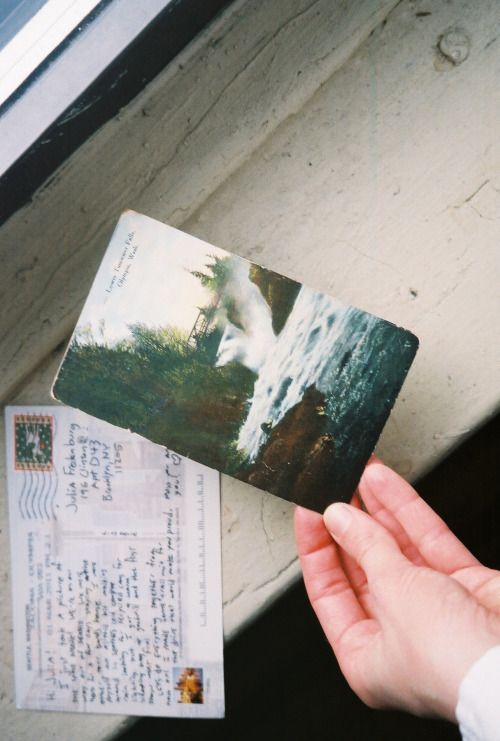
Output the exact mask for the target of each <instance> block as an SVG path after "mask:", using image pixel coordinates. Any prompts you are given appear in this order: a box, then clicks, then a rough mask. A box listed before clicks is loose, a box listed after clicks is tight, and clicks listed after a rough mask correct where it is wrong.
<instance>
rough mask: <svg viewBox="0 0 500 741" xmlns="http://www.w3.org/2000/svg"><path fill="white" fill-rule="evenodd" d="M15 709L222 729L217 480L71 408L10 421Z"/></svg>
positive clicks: (29, 411) (12, 414)
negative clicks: (216, 723) (210, 724)
mask: <svg viewBox="0 0 500 741" xmlns="http://www.w3.org/2000/svg"><path fill="white" fill-rule="evenodd" d="M6 428H7V484H8V495H9V520H10V537H11V550H12V598H13V617H14V657H15V683H16V702H17V707H19V708H27V709H32V710H70V711H80V712H88V713H120V714H122V713H124V714H127V715H158V716H176V717H195V718H198V717H199V718H202V717H203V718H217V717H222V716H223V715H224V682H223V663H222V641H223V638H222V601H221V561H220V504H219V474H218V473H217V472H216V471H213V470H211V469H209V468H206V467H205V466H203V465H201V464H199V463H195V462H193V461H189V460H186V459H185V458H181V457H180V456H179V455H177V454H176V453H172V452H171V451H169V450H167V449H166V448H163V447H161V446H159V445H155V444H153V443H151V442H149V441H148V440H144V439H143V438H141V437H139V436H138V435H134V434H133V433H131V432H127V431H125V430H122V429H119V428H116V427H112V426H111V425H110V424H108V423H106V422H102V421H100V420H97V419H94V418H92V417H90V416H88V415H87V414H84V413H83V412H80V411H77V410H75V409H70V408H68V407H59V406H57V407H56V406H42V407H38V406H34V407H7V409H6Z"/></svg>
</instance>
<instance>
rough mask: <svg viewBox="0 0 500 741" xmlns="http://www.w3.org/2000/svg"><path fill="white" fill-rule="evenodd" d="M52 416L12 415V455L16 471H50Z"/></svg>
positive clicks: (51, 462) (51, 461) (51, 458)
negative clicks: (13, 446) (13, 444)
mask: <svg viewBox="0 0 500 741" xmlns="http://www.w3.org/2000/svg"><path fill="white" fill-rule="evenodd" d="M53 432H54V418H53V417H52V416H50V415H44V414H16V415H15V416H14V441H15V448H14V455H15V464H14V465H15V469H16V470H17V471H51V470H52V468H53V449H54V448H53Z"/></svg>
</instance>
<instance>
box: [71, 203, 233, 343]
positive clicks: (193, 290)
mask: <svg viewBox="0 0 500 741" xmlns="http://www.w3.org/2000/svg"><path fill="white" fill-rule="evenodd" d="M131 235H133V236H131ZM135 246H137V250H136V251H135V253H134V247H135ZM227 254H228V253H227V252H225V251H224V250H221V249H219V248H217V247H213V246H212V245H209V244H207V243H206V242H202V241H201V240H199V239H196V238H195V237H192V236H190V235H189V234H185V233H184V232H181V231H178V230H177V229H173V228H172V227H169V226H166V225H165V224H161V223H160V222H158V221H155V220H153V219H150V218H148V217H146V216H142V215H141V214H137V213H135V212H133V211H126V212H125V213H124V214H123V215H122V217H121V218H120V221H119V223H118V225H117V227H116V229H115V232H114V234H113V237H112V239H111V242H110V244H109V247H108V249H107V251H106V254H105V256H104V258H103V260H102V263H101V266H100V268H99V271H98V273H97V276H96V278H95V280H94V284H93V286H92V289H91V292H90V294H89V297H88V299H87V302H86V304H85V307H84V310H83V312H82V314H81V316H80V319H79V322H78V329H81V328H84V327H88V326H89V324H90V326H91V329H92V334H93V337H94V339H96V340H97V341H98V342H100V341H102V340H104V341H105V342H106V343H111V344H112V343H114V342H116V341H119V340H121V339H124V338H127V337H128V336H130V331H129V325H131V324H137V323H141V324H146V325H147V326H148V327H165V326H166V325H170V326H175V327H179V328H181V329H183V330H185V331H187V332H189V331H190V330H191V329H192V327H193V324H194V322H195V320H196V317H197V316H198V312H199V307H201V306H206V305H207V304H209V303H210V300H211V296H210V292H209V291H207V290H206V289H204V288H203V286H202V285H201V282H200V281H199V279H198V278H195V277H194V276H193V275H191V273H190V272H189V271H191V270H201V271H203V272H206V268H205V265H206V263H209V262H211V260H210V256H211V255H217V256H220V257H225V256H226V255H227ZM103 319H104V336H102V334H101V332H100V330H99V327H100V326H101V322H102V320H103Z"/></svg>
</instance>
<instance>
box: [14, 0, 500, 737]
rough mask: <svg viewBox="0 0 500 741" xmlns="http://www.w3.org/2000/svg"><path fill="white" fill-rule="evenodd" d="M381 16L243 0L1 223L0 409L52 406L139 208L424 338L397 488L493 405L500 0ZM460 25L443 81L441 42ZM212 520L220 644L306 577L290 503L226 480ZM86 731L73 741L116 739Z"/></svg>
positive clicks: (395, 454)
mask: <svg viewBox="0 0 500 741" xmlns="http://www.w3.org/2000/svg"><path fill="white" fill-rule="evenodd" d="M374 5H375V3H372V2H369V1H368V0H367V1H366V2H361V1H359V2H357V1H353V2H349V3H348V2H338V3H335V6H334V8H333V9H332V3H331V2H330V1H329V0H328V1H327V0H324V1H322V0H317V1H316V2H313V3H310V2H309V3H306V2H299V0H296V1H293V2H292V1H287V0H277V1H276V2H273V3H262V4H257V3H244V2H241V3H238V4H237V5H236V6H235V7H233V8H232V9H231V10H230V11H229V12H228V13H226V14H225V15H224V16H223V17H222V18H220V19H219V20H218V21H217V22H216V24H214V25H213V26H212V27H211V29H209V31H208V32H207V34H205V35H203V36H202V37H201V38H200V39H198V40H197V41H196V43H195V44H193V45H192V46H191V47H190V49H188V50H186V52H185V53H183V55H182V56H181V57H179V58H178V59H177V60H176V62H175V63H174V64H173V65H171V66H170V67H169V69H168V70H166V72H165V73H163V74H162V75H161V76H160V77H159V78H158V79H157V80H155V81H154V82H153V83H152V84H151V85H149V86H148V88H147V89H146V90H145V91H144V93H143V94H142V95H141V96H140V97H139V98H138V99H137V101H136V102H135V103H133V104H132V105H130V106H129V107H128V108H127V110H126V111H124V112H123V113H122V114H121V115H120V116H119V117H118V118H117V119H115V120H114V121H113V122H111V123H110V124H108V125H107V126H106V127H104V129H103V130H101V131H100V132H99V133H98V134H97V135H96V136H95V137H94V138H93V139H92V140H91V141H90V142H88V143H87V144H86V145H85V146H84V147H83V148H82V149H81V151H80V152H79V153H78V154H77V155H76V156H74V157H73V158H72V160H71V161H70V162H69V163H68V164H67V165H66V166H65V167H63V168H62V170H61V172H60V173H59V175H58V177H57V178H56V179H55V180H54V181H53V182H52V183H51V184H50V186H49V187H48V188H46V189H45V190H43V191H41V192H40V193H39V194H37V196H36V198H35V199H34V202H33V204H31V205H30V206H29V207H27V208H25V209H24V210H23V211H21V212H20V213H18V214H16V215H15V216H14V217H13V218H12V219H11V220H10V221H9V222H8V223H7V224H6V225H5V226H4V227H3V229H1V230H0V250H1V254H2V259H3V261H4V264H6V265H7V266H8V269H7V270H6V271H4V272H3V273H2V274H0V293H1V295H2V296H3V297H4V299H3V301H2V306H1V308H0V312H1V315H0V326H1V327H2V331H3V337H2V339H0V364H1V373H0V378H1V379H2V382H1V389H2V398H3V399H7V398H13V397H14V396H15V398H16V400H17V401H19V402H22V401H25V400H26V401H27V400H32V401H37V402H44V401H45V400H46V399H47V398H48V397H47V393H48V392H47V389H48V387H49V385H50V380H51V378H52V375H53V373H54V371H55V368H56V366H57V358H56V357H54V358H52V360H50V359H49V360H47V359H46V358H47V354H48V353H49V352H50V350H51V349H52V348H54V347H55V346H56V345H57V343H58V342H60V341H61V340H62V339H63V337H64V336H65V335H67V334H68V333H69V331H70V330H71V328H72V326H73V324H74V321H75V318H76V316H77V313H78V311H79V309H80V308H81V305H82V302H83V299H84V297H85V294H86V292H87V290H88V287H89V283H90V281H91V279H92V276H93V273H94V271H95V268H96V266H97V264H98V262H99V259H100V256H101V254H102V252H103V251H104V248H105V246H106V244H107V241H108V238H109V235H110V232H111V229H112V226H113V224H114V222H115V221H116V218H117V214H118V213H119V212H120V211H121V210H122V209H123V208H124V207H130V208H134V209H136V210H138V211H143V212H145V213H147V214H149V215H151V216H153V217H155V218H159V219H162V220H164V221H167V222H170V223H172V224H173V225H175V226H181V227H182V228H184V229H186V230H187V231H191V232H192V233H194V234H196V235H197V236H200V237H202V238H203V239H207V240H208V241H211V242H213V243H215V244H218V245H219V246H221V247H224V248H228V249H231V250H234V251H235V252H237V253H239V254H241V255H243V256H245V257H250V258H252V259H254V260H255V261H257V262H261V263H263V264H264V265H266V266H267V267H270V268H273V269H275V270H278V271H280V272H284V273H285V274H288V275H290V276H291V277H293V278H296V279H299V280H303V281H304V282H306V283H308V284H310V285H311V286H313V287H315V288H319V289H322V290H326V291H329V292H331V293H332V294H333V295H335V296H337V297H338V298H340V299H342V300H345V301H348V302H352V303H355V304H357V305H359V306H361V307H362V308H365V309H368V310H370V311H373V312H375V313H377V314H379V315H381V316H383V317H385V318H387V319H390V320H392V321H396V322H397V323H400V324H402V325H404V326H407V327H408V328H409V329H411V330H413V331H415V332H416V334H417V335H419V337H420V339H421V349H420V351H419V353H418V355H417V360H416V362H415V365H414V367H413V369H412V371H411V372H410V375H409V377H408V380H407V382H406V384H405V386H404V389H403V392H402V394H401V397H400V400H399V401H398V403H397V405H396V408H395V411H394V413H393V415H392V417H391V419H390V421H389V423H388V425H387V427H386V430H385V432H384V434H383V437H382V440H381V443H380V453H381V454H382V456H383V457H384V458H385V459H386V460H387V461H388V462H390V463H392V464H393V465H394V466H396V467H397V468H398V469H399V470H400V471H401V472H402V473H404V474H405V475H407V476H408V477H411V478H414V477H416V476H418V475H420V474H421V473H423V472H424V471H425V470H427V469H428V468H429V467H431V466H432V465H434V464H435V463H436V462H437V461H438V460H439V459H440V458H441V457H442V456H443V455H445V454H446V453H447V452H448V451H449V450H450V449H451V448H452V447H453V446H454V445H456V444H457V443H458V442H460V441H461V440H462V439H463V438H464V437H465V435H467V434H469V432H470V431H472V430H473V429H474V428H475V427H476V426H477V425H478V424H479V423H481V422H482V421H484V420H485V419H486V418H487V417H488V416H489V415H490V414H492V413H493V412H494V411H495V410H496V409H498V406H499V396H500V393H499V384H498V376H499V369H500V346H499V343H498V325H499V317H500V291H499V290H498V287H499V278H500V256H499V244H498V242H499V230H498V217H499V215H500V167H499V166H500V149H499V147H500V145H499V137H498V128H499V121H500V89H499V88H498V84H497V81H498V79H499V75H500V39H499V40H497V39H496V38H495V36H496V29H497V28H498V25H499V21H500V6H499V5H498V3H497V2H496V1H495V0H480V2H474V3H472V2H467V1H466V0H456V1H455V2H454V3H440V2H426V3H425V4H424V3H423V2H420V1H417V2H412V1H410V0H403V2H401V3H396V2H387V3H385V4H384V3H377V4H376V6H377V11H376V13H375V12H374ZM391 8H393V9H392V12H391ZM429 10H430V11H431V13H432V14H431V15H425V16H421V17H418V16H417V15H416V14H417V13H418V12H419V11H429ZM384 18H385V20H386V22H385V23H382V21H383V20H384ZM457 27H458V28H460V29H462V32H464V33H465V35H466V38H467V39H468V40H470V48H469V50H468V56H467V58H466V59H465V61H463V62H462V63H461V64H459V65H457V66H455V65H454V64H453V63H452V61H450V59H449V58H446V57H445V56H443V54H442V52H438V50H437V46H438V43H439V40H440V38H441V37H442V36H443V35H444V34H446V32H447V31H448V30H450V29H456V28H457ZM372 31H373V33H371V32H372ZM444 48H445V49H446V48H447V46H446V44H444ZM180 65H182V68H181V67H180ZM44 358H45V360H44ZM40 363H41V365H39V364H40ZM37 366H38V368H37ZM35 368H37V369H36V370H34V369H35ZM30 374H31V375H30ZM24 379H26V380H24ZM20 382H22V384H21V388H18V392H17V394H14V389H15V387H16V386H19V383H20ZM223 512H224V514H223V580H224V600H225V625H226V634H227V635H228V636H231V635H233V634H234V633H235V631H237V630H238V629H239V628H241V626H242V625H243V624H244V623H245V622H246V621H247V620H249V619H251V618H252V617H253V616H255V615H256V614H258V612H259V610H260V609H261V608H262V607H263V606H265V605H266V604H269V602H270V600H272V599H273V598H274V597H275V596H276V595H277V594H279V593H280V592H281V591H282V590H283V589H284V588H285V587H286V586H287V585H288V584H289V583H290V582H291V580H292V579H293V578H295V576H296V575H297V573H298V569H297V564H296V561H295V549H294V545H293V540H292V533H291V514H292V507H291V506H290V505H289V504H287V503H286V502H282V501H281V500H278V499H277V498H275V497H271V496H268V495H265V494H263V493H261V492H258V491H256V490H253V489H251V487H249V486H248V485H246V484H243V483H242V482H238V481H234V480H232V479H228V478H226V477H224V479H223ZM4 547H5V545H4V543H3V542H2V548H4ZM6 559H7V556H5V560H4V563H7V561H6ZM4 578H5V580H6V582H7V580H8V573H7V572H5V576H4ZM2 604H3V605H4V607H3V608H2V609H8V607H7V606H6V602H5V600H3V603H2ZM3 625H4V626H5V627H4V632H3V634H2V642H3V643H4V645H5V646H6V648H5V649H4V656H5V660H4V662H5V663H4V667H3V674H2V677H3V682H4V683H5V686H6V687H8V690H7V691H6V696H5V698H4V700H3V701H2V702H3V704H4V705H3V708H2V710H3V714H4V717H5V718H7V724H9V723H10V725H7V727H8V728H10V729H16V733H17V732H18V731H19V729H22V732H23V733H24V736H22V735H21V736H14V735H12V736H11V737H12V738H16V739H17V738H22V737H24V738H31V736H30V735H29V733H30V732H31V731H30V729H31V730H32V729H33V728H35V726H36V728H37V737H38V738H40V740H41V741H43V739H45V738H47V739H48V738H51V737H52V735H51V733H52V732H53V731H54V729H56V728H59V729H62V728H65V727H66V726H64V720H61V719H60V716H59V717H56V716H54V717H53V716H50V718H48V716H43V717H42V718H41V719H40V716H35V715H31V716H30V717H27V716H26V715H21V716H20V715H17V716H14V711H13V710H12V705H11V704H10V703H11V698H12V695H11V690H10V686H9V682H10V674H9V671H10V669H9V662H10V658H9V651H10V644H9V639H8V634H7V632H6V629H7V628H8V617H7V616H6V617H5V619H4V621H3ZM47 718H48V719H47ZM94 720H95V719H92V718H85V719H79V720H78V721H77V725H73V728H77V727H78V738H81V739H87V738H88V739H91V738H98V737H99V736H98V733H100V734H101V736H104V735H105V734H106V733H108V727H106V728H104V726H103V727H102V729H101V730H98V729H99V724H98V722H96V725H95V726H93V725H92V723H93V722H94ZM99 720H100V719H99ZM72 722H73V721H72ZM57 724H61V725H57ZM44 734H45V735H44ZM55 736H56V737H58V738H65V736H64V733H63V734H62V735H61V733H59V734H58V733H55Z"/></svg>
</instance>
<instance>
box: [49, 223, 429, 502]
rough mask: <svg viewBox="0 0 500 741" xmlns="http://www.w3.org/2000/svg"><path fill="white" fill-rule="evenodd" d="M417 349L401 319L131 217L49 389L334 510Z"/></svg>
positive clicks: (261, 483)
mask: <svg viewBox="0 0 500 741" xmlns="http://www.w3.org/2000/svg"><path fill="white" fill-rule="evenodd" d="M417 345H418V341H417V339H416V337H415V336H414V335H412V334H411V333H410V332H408V331H407V330H404V329H401V328H399V327H396V326H395V325H394V324H391V323H389V322H387V321H384V320H382V319H379V318H377V317H375V316H372V315H371V314H367V313H366V312H364V311H361V310H359V309H356V308H354V307H352V306H348V305H345V304H343V303H340V302H339V301H337V300H336V299H334V298H331V297H330V296H327V295H325V294H322V293H319V292H317V291H314V290H312V289H310V288H307V287H306V286H303V285H301V284H300V283H297V282H295V281H293V280H290V279H289V278H285V277H284V276H282V275H279V274H277V273H275V272H272V271H270V270H266V269H265V268H263V267H260V266H258V265H255V264H253V263H251V262H248V261H247V260H244V259H243V258H240V257H237V256H235V255H232V254H231V253H229V252H226V251H225V250H221V249H219V248H217V247H213V246H212V245H210V244H207V243H206V242H202V241H201V240H199V239H196V238H195V237H192V236H190V235H188V234H184V233H183V232H180V231H178V230H176V229H173V228H172V227H169V226H166V225H164V224H161V223H160V222H158V221H155V220H153V219H150V218H149V217H146V216H142V215H140V214H137V213H135V212H132V211H126V212H125V213H124V214H123V215H122V217H121V219H120V221H119V222H118V225H117V227H116V229H115V232H114V234H113V237H112V240H111V242H110V245H109V247H108V249H107V251H106V253H105V255H104V258H103V261H102V263H101V266H100V268H99V271H98V273H97V276H96V278H95V281H94V284H93V286H92V289H91V292H90V294H89V297H88V299H87V302H86V304H85V306H84V309H83V312H82V314H81V316H80V319H79V321H78V324H77V327H76V329H75V332H74V334H73V337H72V339H71V342H70V345H69V348H68V350H67V353H66V356H65V358H64V361H63V363H62V365H61V368H60V371H59V374H58V377H57V379H56V382H55V385H54V389H53V393H54V396H55V398H57V399H59V400H60V401H63V402H65V403H66V404H69V405H71V406H74V407H77V408H79V409H82V410H84V411H86V412H88V413H90V414H92V415H94V416H96V417H99V418H101V419H104V420H107V421H108V422H111V423H112V424H114V425H118V426H120V427H124V428H128V429H130V430H132V431H133V432H137V433H139V434H140V435H143V436H144V437H147V438H149V439H150V440H152V441H154V442H157V443H160V444H162V445H165V446H167V447H169V448H171V449H172V450H175V451H176V452H177V453H180V454H181V455H184V456H188V457H190V458H193V459H195V460H197V461H199V462H201V463H204V464H205V465H208V466H210V467H212V468H216V469H218V470H220V471H222V472H225V473H228V474H230V475H232V476H235V477H236V478H238V479H241V480H243V481H246V482H248V483H250V484H252V485H253V486H256V487H258V488H260V489H264V490H266V491H269V492H271V493H273V494H277V495H279V496H281V497H284V498H285V499H289V500H293V501H295V502H298V503H300V504H302V505H304V506H306V507H309V508H311V509H316V510H318V511H322V510H323V509H324V508H325V507H326V505H327V504H328V503H329V502H331V501H334V500H339V499H343V500H348V499H349V498H350V497H351V495H352V493H353V491H354V489H355V487H356V485H357V483H358V480H359V477H360V475H361V472H362V470H363V467H364V465H365V463H366V461H367V459H368V458H369V456H370V454H371V453H372V451H373V448H374V446H375V444H376V441H377V439H378V437H379V435H380V432H381V430H382V427H383V425H384V423H385V421H386V419H387V417H388V415H389V412H390V410H391V408H392V406H393V404H394V401H395V399H396V396H397V394H398V392H399V389H400V387H401V384H402V383H403V380H404V378H405V376H406V373H407V372H408V369H409V367H410V364H411V362H412V360H413V357H414V355H415V352H416V349H417Z"/></svg>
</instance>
